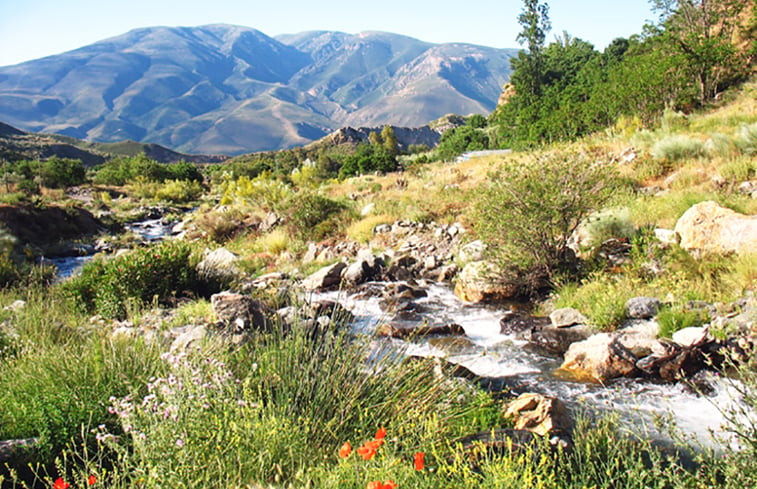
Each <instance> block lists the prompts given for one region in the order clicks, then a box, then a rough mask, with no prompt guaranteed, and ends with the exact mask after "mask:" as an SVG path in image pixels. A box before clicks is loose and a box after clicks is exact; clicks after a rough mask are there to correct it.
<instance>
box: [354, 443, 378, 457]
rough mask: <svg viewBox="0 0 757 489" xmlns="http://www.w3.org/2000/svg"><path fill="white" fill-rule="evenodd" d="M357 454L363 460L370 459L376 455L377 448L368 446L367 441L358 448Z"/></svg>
mask: <svg viewBox="0 0 757 489" xmlns="http://www.w3.org/2000/svg"><path fill="white" fill-rule="evenodd" d="M357 454H358V455H360V457H361V458H362V459H363V460H370V459H372V458H373V457H374V456H375V455H376V449H375V448H374V447H371V446H368V444H367V443H366V444H365V445H363V446H361V447H360V448H358V449H357Z"/></svg>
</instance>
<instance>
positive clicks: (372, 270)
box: [342, 254, 384, 285]
mask: <svg viewBox="0 0 757 489" xmlns="http://www.w3.org/2000/svg"><path fill="white" fill-rule="evenodd" d="M383 266H384V262H383V260H382V259H381V258H378V257H375V256H373V255H365V254H362V255H360V256H358V259H357V261H355V262H353V263H352V264H351V265H350V266H348V267H347V268H346V269H345V270H344V272H343V273H342V279H343V281H344V282H345V283H347V284H348V285H358V284H361V283H363V282H367V281H369V280H372V279H374V278H375V277H376V276H377V275H378V274H379V273H381V269H382V268H383Z"/></svg>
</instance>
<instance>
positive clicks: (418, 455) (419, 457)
mask: <svg viewBox="0 0 757 489" xmlns="http://www.w3.org/2000/svg"><path fill="white" fill-rule="evenodd" d="M425 456H426V454H425V453H423V452H415V457H413V466H414V467H415V470H423V467H424V462H423V457H425Z"/></svg>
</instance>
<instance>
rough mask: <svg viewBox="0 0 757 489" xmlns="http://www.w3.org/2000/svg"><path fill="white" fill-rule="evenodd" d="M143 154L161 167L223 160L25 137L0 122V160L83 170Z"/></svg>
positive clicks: (145, 146) (129, 145)
mask: <svg viewBox="0 0 757 489" xmlns="http://www.w3.org/2000/svg"><path fill="white" fill-rule="evenodd" d="M140 153H144V154H145V155H146V156H147V157H149V158H151V159H153V160H155V161H158V162H160V163H175V162H177V161H182V160H184V161H189V162H195V163H218V162H221V161H224V160H226V157H225V156H217V155H187V154H182V153H177V152H176V151H173V150H170V149H168V148H164V147H163V146H160V145H157V144H151V143H138V142H135V141H121V142H118V143H90V142H86V141H81V140H78V139H76V138H72V137H68V136H61V135H58V134H42V133H27V132H24V131H21V130H19V129H16V128H15V127H13V126H9V125H8V124H3V123H2V122H0V157H3V158H9V159H14V160H17V159H46V158H51V157H58V158H72V159H77V160H81V161H82V163H84V165H86V166H92V165H97V164H100V163H103V162H104V161H105V160H107V159H109V158H112V157H114V156H136V155H138V154H140Z"/></svg>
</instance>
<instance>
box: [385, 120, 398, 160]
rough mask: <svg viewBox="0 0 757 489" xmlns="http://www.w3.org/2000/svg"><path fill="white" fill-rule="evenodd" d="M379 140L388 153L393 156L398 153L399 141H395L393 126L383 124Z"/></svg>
mask: <svg viewBox="0 0 757 489" xmlns="http://www.w3.org/2000/svg"><path fill="white" fill-rule="evenodd" d="M381 140H382V145H383V146H384V149H386V151H387V152H389V154H392V155H394V156H396V155H397V154H399V143H398V142H397V136H396V135H395V134H394V128H392V126H390V125H386V126H384V128H383V129H382V130H381Z"/></svg>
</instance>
